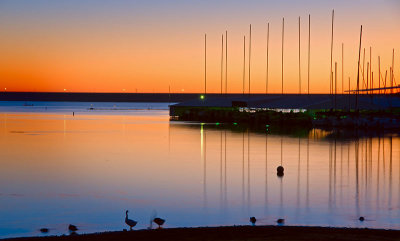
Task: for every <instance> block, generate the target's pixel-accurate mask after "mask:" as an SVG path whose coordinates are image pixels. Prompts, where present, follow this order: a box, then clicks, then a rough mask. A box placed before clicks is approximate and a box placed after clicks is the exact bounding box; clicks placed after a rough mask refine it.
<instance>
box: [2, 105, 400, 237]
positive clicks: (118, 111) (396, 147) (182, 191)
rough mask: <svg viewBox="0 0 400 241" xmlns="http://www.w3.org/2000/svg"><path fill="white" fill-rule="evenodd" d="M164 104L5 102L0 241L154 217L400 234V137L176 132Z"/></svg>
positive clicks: (179, 222) (117, 226) (190, 128)
mask: <svg viewBox="0 0 400 241" xmlns="http://www.w3.org/2000/svg"><path fill="white" fill-rule="evenodd" d="M24 104H25V105H32V104H33V106H23V105H24ZM167 105H168V104H154V103H151V104H150V103H140V104H137V103H129V104H128V103H94V104H92V106H91V105H90V103H89V104H88V103H48V102H34V103H33V102H32V103H25V102H3V103H1V104H0V112H1V113H0V164H1V168H0V238H4V237H14V236H32V235H41V234H40V233H39V231H38V229H40V228H42V227H48V228H50V229H51V230H50V233H49V234H52V235H54V234H67V230H66V227H67V225H68V224H69V223H72V224H75V225H78V226H79V227H80V232H81V233H82V232H96V231H105V230H122V229H123V228H127V227H126V225H125V224H124V218H125V216H124V214H125V213H124V212H125V210H126V209H129V210H130V215H131V216H130V218H132V219H134V220H137V221H138V222H139V223H138V225H137V228H138V229H145V228H147V227H148V226H149V220H150V216H151V215H153V213H154V212H157V214H158V216H160V217H163V218H165V219H166V224H165V226H166V227H189V226H217V225H246V224H248V218H249V217H250V216H256V217H257V218H258V220H259V222H258V223H259V224H275V220H276V219H277V218H285V219H286V225H319V226H338V227H341V226H346V227H371V228H391V229H400V206H399V203H400V185H399V178H400V177H399V174H400V165H399V162H400V140H399V138H398V136H397V135H393V134H392V135H385V136H381V137H373V138H370V137H369V138H353V139H347V140H346V139H335V138H333V137H331V135H330V133H329V132H325V131H320V130H312V131H311V132H309V133H308V134H306V135H304V134H303V135H302V136H300V137H298V136H296V135H294V134H293V135H277V134H272V133H269V132H268V131H267V130H266V131H265V132H257V133H256V132H251V131H247V130H246V129H245V128H243V129H240V127H236V128H234V129H233V130H231V129H228V128H224V127H223V125H215V124H213V125H201V124H195V123H178V122H170V121H169V117H168V111H167ZM46 107H47V108H46ZM90 107H93V108H98V109H95V110H88V108H90ZM149 108H150V109H152V110H148V109H149ZM138 109H140V110H138ZM141 109H145V110H141ZM155 109H156V110H155ZM72 112H75V116H73V115H72ZM281 164H282V165H283V166H284V167H285V176H284V177H283V178H278V177H277V175H276V167H277V166H279V165H281ZM359 216H365V217H366V221H365V222H364V223H360V222H359V221H358V217H359Z"/></svg>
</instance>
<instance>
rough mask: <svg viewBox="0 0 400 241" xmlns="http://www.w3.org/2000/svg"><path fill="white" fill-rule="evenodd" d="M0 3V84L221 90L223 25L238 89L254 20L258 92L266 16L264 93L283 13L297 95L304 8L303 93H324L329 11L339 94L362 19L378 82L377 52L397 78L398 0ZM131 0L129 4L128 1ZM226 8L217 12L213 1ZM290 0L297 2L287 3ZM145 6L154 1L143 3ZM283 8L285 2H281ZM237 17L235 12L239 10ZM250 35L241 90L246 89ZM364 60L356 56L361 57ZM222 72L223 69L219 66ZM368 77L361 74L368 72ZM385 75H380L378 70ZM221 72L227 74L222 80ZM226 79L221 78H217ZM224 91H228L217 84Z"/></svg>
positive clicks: (274, 66) (277, 79)
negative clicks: (308, 75) (205, 56)
mask: <svg viewBox="0 0 400 241" xmlns="http://www.w3.org/2000/svg"><path fill="white" fill-rule="evenodd" d="M95 2H96V1H91V0H88V1H85V3H84V4H82V3H80V2H79V1H75V0H74V1H71V2H70V3H54V2H53V3H51V1H49V0H40V1H37V2H36V3H34V4H33V3H29V2H28V1H20V2H19V3H18V4H17V3H15V2H14V1H9V0H6V1H3V2H2V3H0V36H1V37H0V52H1V53H2V54H1V55H0V90H2V91H4V89H5V88H7V91H54V92H62V91H64V89H66V91H68V92H157V93H159V92H168V87H169V86H170V87H171V92H176V93H181V92H184V93H198V92H204V33H207V92H213V93H219V92H220V71H221V69H220V65H221V35H222V34H223V33H225V30H228V92H230V93H241V92H242V91H243V89H242V83H243V35H246V41H247V40H248V37H249V30H248V28H249V24H252V50H251V51H252V59H251V61H252V64H251V92H252V93H265V82H266V36H267V33H266V29H267V28H266V24H267V22H270V28H271V30H270V52H269V64H270V66H269V87H268V89H269V92H270V93H280V92H281V29H282V17H285V44H284V48H285V55H284V92H285V93H298V92H299V67H298V66H299V63H298V58H299V57H298V51H299V46H298V17H299V15H300V16H301V79H302V85H301V92H302V93H306V90H307V47H308V42H307V41H308V14H309V13H310V14H311V66H310V68H311V75H310V92H311V93H327V92H329V71H330V37H331V26H330V24H331V11H332V9H333V8H334V9H335V28H334V31H335V32H334V34H335V36H334V55H333V61H334V62H338V92H341V90H342V87H341V71H342V63H341V57H342V56H341V44H342V43H344V77H345V90H347V89H348V88H347V86H348V78H349V77H350V78H351V85H352V88H354V86H355V80H356V74H357V69H356V67H357V58H358V42H359V34H360V33H359V32H360V25H361V24H362V25H363V45H362V46H363V48H366V56H365V68H366V66H367V64H366V63H367V62H368V61H369V48H370V46H371V47H372V66H373V71H374V82H375V87H377V86H378V83H377V75H378V55H379V56H381V69H382V71H385V70H388V69H389V67H390V66H391V62H392V50H393V49H395V69H394V74H395V79H396V83H397V84H400V68H399V67H400V31H398V30H399V29H400V28H399V27H400V17H399V16H400V14H399V13H400V11H399V10H400V5H399V4H397V3H396V2H395V1H391V0H385V1H378V0H368V1H365V2H363V4H361V1H354V2H352V3H348V1H344V0H340V1H337V2H335V3H329V1H319V2H318V3H317V2H316V1H314V0H307V1H304V2H303V4H299V3H295V2H294V1H288V2H286V3H280V4H277V3H275V5H274V6H273V7H270V5H271V3H274V2H273V1H251V2H245V1H232V2H229V1H217V2H216V3H215V4H213V2H211V1H205V2H204V3H195V2H192V3H188V2H186V3H183V2H182V1H180V0H174V1H171V3H170V5H167V4H165V3H163V2H162V1H155V2H154V3H153V4H152V5H151V4H148V3H146V2H145V1H132V2H129V1H123V0H119V1H107V0H102V1H98V2H96V4H95ZM128 2H129V3H128ZM226 4H228V5H227V7H226V9H224V11H220V12H219V11H217V10H216V9H215V8H216V7H217V8H219V9H220V8H221V7H222V6H225V5H226ZM290 4H293V5H294V6H292V5H290ZM150 5H151V6H150ZM289 5H290V7H288V6H289ZM238 15H239V16H241V17H237V16H238ZM248 51H249V49H248V42H247V43H246V66H245V68H246V73H245V76H246V80H245V81H246V87H245V91H246V92H248ZM362 57H363V55H362ZM224 71H225V70H224ZM365 77H366V76H365ZM383 77H384V74H383ZM224 79H225V77H224ZM224 85H225V83H224ZM224 91H225V90H224Z"/></svg>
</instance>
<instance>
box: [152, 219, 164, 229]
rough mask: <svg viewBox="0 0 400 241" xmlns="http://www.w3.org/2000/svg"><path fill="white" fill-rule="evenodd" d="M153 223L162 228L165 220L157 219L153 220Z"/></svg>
mask: <svg viewBox="0 0 400 241" xmlns="http://www.w3.org/2000/svg"><path fill="white" fill-rule="evenodd" d="M153 222H155V223H156V224H157V225H158V228H161V226H162V225H163V224H164V223H165V220H164V219H162V218H155V219H153Z"/></svg>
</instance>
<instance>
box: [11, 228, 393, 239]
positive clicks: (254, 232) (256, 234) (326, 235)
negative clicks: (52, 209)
mask: <svg viewBox="0 0 400 241" xmlns="http://www.w3.org/2000/svg"><path fill="white" fill-rule="evenodd" d="M10 240H14V241H35V240H46V241H56V240H57V241H58V240H74V241H75V240H78V241H80V240H191V241H197V240H248V241H253V240H254V241H255V240H272V241H273V240H367V241H368V240H374V241H375V240H400V231H396V230H381V229H352V228H322V227H286V226H256V227H252V226H234V227H215V228H214V227H213V228H208V227H207V228H171V229H161V230H155V229H153V230H138V231H125V232H104V233H95V234H85V235H72V236H52V237H33V238H17V239H10Z"/></svg>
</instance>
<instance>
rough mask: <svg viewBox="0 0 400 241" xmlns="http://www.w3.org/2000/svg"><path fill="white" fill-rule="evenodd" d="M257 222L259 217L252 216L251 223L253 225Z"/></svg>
mask: <svg viewBox="0 0 400 241" xmlns="http://www.w3.org/2000/svg"><path fill="white" fill-rule="evenodd" d="M256 222H257V219H256V218H255V217H251V218H250V223H251V224H252V225H253V226H255V225H256Z"/></svg>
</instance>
